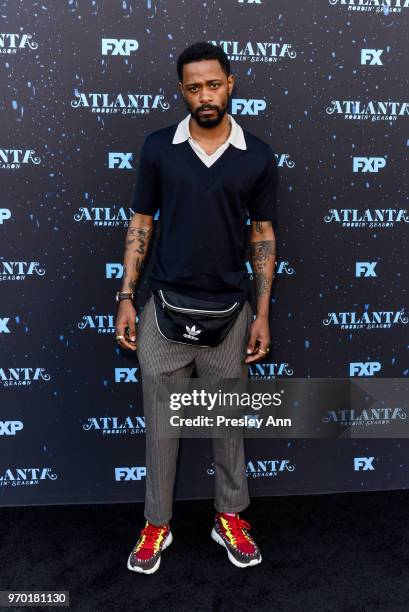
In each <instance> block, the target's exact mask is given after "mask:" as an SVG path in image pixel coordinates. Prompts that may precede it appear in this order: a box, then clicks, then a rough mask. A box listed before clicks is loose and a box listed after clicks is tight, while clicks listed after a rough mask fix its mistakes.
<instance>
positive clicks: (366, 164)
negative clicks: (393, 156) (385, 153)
mask: <svg viewBox="0 0 409 612" xmlns="http://www.w3.org/2000/svg"><path fill="white" fill-rule="evenodd" d="M385 166H386V159H385V158H384V157H353V158H352V171H353V172H379V170H380V168H385Z"/></svg>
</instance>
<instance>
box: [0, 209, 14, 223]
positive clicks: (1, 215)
mask: <svg viewBox="0 0 409 612" xmlns="http://www.w3.org/2000/svg"><path fill="white" fill-rule="evenodd" d="M9 219H11V211H10V209H9V208H0V225H3V223H4V221H8V220H9Z"/></svg>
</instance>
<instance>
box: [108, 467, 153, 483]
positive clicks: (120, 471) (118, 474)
mask: <svg viewBox="0 0 409 612" xmlns="http://www.w3.org/2000/svg"><path fill="white" fill-rule="evenodd" d="M145 476H146V467H142V466H134V467H131V468H129V467H116V468H115V480H142V478H144V477H145Z"/></svg>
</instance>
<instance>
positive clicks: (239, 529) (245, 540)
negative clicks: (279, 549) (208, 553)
mask: <svg viewBox="0 0 409 612" xmlns="http://www.w3.org/2000/svg"><path fill="white" fill-rule="evenodd" d="M248 529H250V523H248V522H247V521H245V520H244V519H241V518H240V517H239V515H238V513H236V514H235V515H234V516H228V515H227V514H225V513H224V512H217V514H216V517H215V522H214V527H213V529H212V532H211V534H210V535H211V537H212V538H213V540H214V541H215V542H217V543H218V544H221V545H222V546H224V548H225V549H226V550H227V556H228V558H229V560H230V561H231V562H232V563H233V564H234V565H237V567H248V566H249V565H257V564H258V563H261V554H260V550H259V548H258V546H257V544H256V543H255V541H254V540H253V538H252V537H251V535H250V534H249V533H248Z"/></svg>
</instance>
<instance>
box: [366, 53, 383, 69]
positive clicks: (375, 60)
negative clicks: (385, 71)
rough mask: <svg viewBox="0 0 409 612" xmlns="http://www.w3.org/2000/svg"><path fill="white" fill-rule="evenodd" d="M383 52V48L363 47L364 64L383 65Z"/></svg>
mask: <svg viewBox="0 0 409 612" xmlns="http://www.w3.org/2000/svg"><path fill="white" fill-rule="evenodd" d="M382 53H383V49H361V64H362V65H363V66H383V64H382V60H381V55H382Z"/></svg>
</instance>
